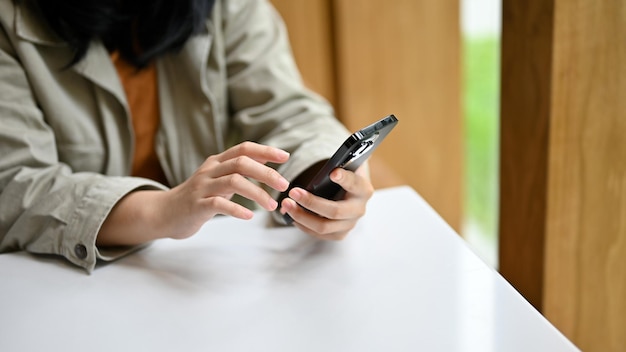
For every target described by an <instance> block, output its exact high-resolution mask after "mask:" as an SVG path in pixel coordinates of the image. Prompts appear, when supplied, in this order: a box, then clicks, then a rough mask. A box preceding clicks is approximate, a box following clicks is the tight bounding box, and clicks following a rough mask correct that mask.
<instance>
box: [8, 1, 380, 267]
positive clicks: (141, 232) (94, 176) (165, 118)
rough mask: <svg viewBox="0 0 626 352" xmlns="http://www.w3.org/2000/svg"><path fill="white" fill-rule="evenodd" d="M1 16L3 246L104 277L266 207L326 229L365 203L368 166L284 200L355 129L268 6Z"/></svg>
mask: <svg viewBox="0 0 626 352" xmlns="http://www.w3.org/2000/svg"><path fill="white" fill-rule="evenodd" d="M0 25H1V28H2V31H1V32H0V192H1V193H0V252H2V251H14V250H27V251H30V252H33V253H47V254H58V255H62V256H64V257H65V258H67V259H68V260H69V261H71V262H72V263H74V264H76V265H79V266H81V267H83V268H85V269H86V270H87V271H89V272H91V271H92V270H93V268H94V266H95V264H96V262H97V260H98V259H101V260H112V259H115V258H118V257H119V256H121V255H123V254H125V253H127V252H128V251H130V250H132V249H135V248H137V246H139V245H141V244H144V243H147V242H149V241H152V240H155V239H159V238H177V239H182V238H186V237H189V236H192V235H193V234H194V233H195V232H196V231H197V230H198V229H199V227H200V226H201V225H202V224H203V223H205V222H206V221H208V220H210V219H211V218H213V217H214V216H215V215H216V214H225V215H228V216H233V217H236V218H240V219H250V218H251V217H252V216H253V213H252V212H251V210H250V209H249V208H253V206H254V205H258V206H260V207H262V208H264V209H266V210H268V211H273V212H274V215H276V216H275V217H276V218H277V219H278V218H280V217H281V216H280V213H288V214H289V215H290V216H291V217H292V218H293V219H294V221H295V222H294V224H295V226H296V227H298V228H299V229H301V230H302V231H303V232H305V233H308V234H310V235H312V236H315V237H318V238H321V239H341V238H343V237H344V236H345V235H346V234H347V233H348V232H349V231H350V229H351V228H353V226H354V225H355V223H356V221H357V220H358V218H359V217H361V216H362V215H363V213H364V212H365V205H366V202H367V200H368V199H369V198H370V196H371V194H372V185H371V183H370V181H369V179H368V176H367V173H366V171H365V170H362V169H360V170H358V171H357V172H356V173H352V172H348V171H345V170H335V171H334V172H333V174H332V179H333V181H335V182H337V183H338V184H339V185H341V186H342V187H343V188H344V189H346V191H347V195H346V196H345V198H344V199H343V200H340V201H336V202H334V201H328V200H324V199H321V198H318V197H315V196H313V195H311V194H310V193H308V192H306V191H305V190H304V189H302V188H299V187H294V188H293V189H291V190H290V191H289V193H288V195H289V197H288V198H286V199H284V200H283V201H282V203H281V204H277V202H276V200H275V199H277V198H278V194H279V193H280V192H284V191H286V190H287V189H288V186H289V183H290V181H293V182H292V183H293V184H295V185H297V184H298V183H299V181H298V178H304V177H306V176H307V175H308V174H310V173H312V172H314V171H315V167H316V166H315V165H316V164H319V162H321V161H323V160H325V159H327V158H329V157H330V155H332V153H333V152H334V150H335V148H336V147H338V146H339V145H340V144H341V142H343V140H344V139H345V137H346V136H347V132H346V130H345V129H344V128H343V127H342V126H341V124H340V123H339V122H337V120H336V119H335V118H334V117H333V114H332V109H331V108H330V107H329V105H328V104H327V103H325V102H324V101H323V100H322V99H320V98H319V97H318V96H316V95H314V94H313V93H311V92H310V91H308V90H306V89H305V87H304V86H303V84H302V82H301V80H300V78H299V74H298V71H297V69H296V66H295V64H294V62H293V58H292V56H291V53H290V48H289V46H288V39H287V36H286V33H285V29H284V26H283V24H282V22H281V21H280V19H279V17H278V15H277V14H276V12H275V11H274V10H273V8H272V7H271V6H270V5H269V4H268V3H267V1H266V0H217V1H212V0H182V1H181V0H177V1H173V0H156V1H155V0H134V1H119V0H91V1H85V0H55V1H53V0H38V1H35V0H32V1H27V0H21V1H18V0H0ZM246 200H247V202H246ZM242 204H243V205H245V204H247V206H248V208H247V207H244V206H243V205H242ZM277 209H278V210H277ZM279 212H280V213H279Z"/></svg>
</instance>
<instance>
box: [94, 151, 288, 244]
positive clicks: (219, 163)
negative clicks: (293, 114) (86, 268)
mask: <svg viewBox="0 0 626 352" xmlns="http://www.w3.org/2000/svg"><path fill="white" fill-rule="evenodd" d="M288 159H289V153H287V152H285V151H283V150H280V149H277V148H274V147H269V146H265V145H261V144H257V143H253V142H243V143H241V144H238V145H236V146H234V147H232V148H230V149H228V150H226V151H224V152H222V153H220V154H216V155H212V156H210V157H208V158H207V159H206V160H205V161H204V163H203V164H202V165H201V166H200V167H199V168H198V170H196V172H195V173H194V174H193V175H192V176H191V177H189V179H187V180H186V181H185V182H183V183H181V184H180V185H178V186H176V187H174V188H172V189H171V190H169V191H135V192H132V193H130V194H128V195H126V196H125V197H124V198H122V199H121V200H120V201H119V202H118V203H117V204H116V205H115V207H114V208H113V210H112V211H111V213H110V214H109V216H108V217H107V219H106V220H105V222H104V224H103V225H102V228H101V229H100V231H99V233H98V238H97V244H98V245H99V246H109V245H134V244H141V243H144V242H147V241H149V240H153V239H157V238H167V237H169V238H175V239H183V238H187V237H190V236H192V235H193V234H195V233H196V232H197V231H198V230H199V229H200V227H201V226H202V225H203V224H204V223H205V222H207V221H209V220H210V219H212V218H213V217H214V216H215V215H217V214H224V215H228V216H233V217H236V218H240V219H250V218H252V216H253V212H252V211H251V210H249V209H247V208H245V207H243V206H242V205H240V204H237V203H235V202H233V201H232V200H231V198H232V197H233V195H235V194H238V195H240V196H243V197H245V198H248V199H250V200H252V201H254V202H256V203H258V204H259V205H260V206H262V207H263V208H265V209H267V210H268V211H273V210H275V209H276V208H277V206H278V204H277V202H276V201H275V200H274V199H273V198H272V197H271V196H270V195H269V194H268V193H267V192H266V191H265V190H264V189H263V188H262V187H261V186H259V185H258V184H256V183H255V182H253V181H257V182H258V183H262V184H265V185H267V186H269V187H271V188H273V189H275V190H277V191H279V192H283V191H285V190H286V189H287V188H288V187H289V182H288V181H287V180H286V179H285V178H284V177H282V176H281V175H280V174H279V173H278V172H277V171H276V170H274V169H272V168H270V167H269V166H267V165H265V164H266V163H268V162H272V163H277V164H280V163H284V162H286V161H287V160H288ZM147 234H150V235H147Z"/></svg>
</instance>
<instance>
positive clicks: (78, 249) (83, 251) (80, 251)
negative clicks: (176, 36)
mask: <svg viewBox="0 0 626 352" xmlns="http://www.w3.org/2000/svg"><path fill="white" fill-rule="evenodd" d="M74 254H76V256H77V257H78V258H79V259H85V258H87V247H85V245H82V244H77V245H76V246H75V247H74Z"/></svg>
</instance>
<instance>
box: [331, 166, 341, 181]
mask: <svg viewBox="0 0 626 352" xmlns="http://www.w3.org/2000/svg"><path fill="white" fill-rule="evenodd" d="M342 176H343V175H342V173H341V170H340V169H336V170H334V171H333V172H331V173H330V179H331V180H332V181H334V182H337V181H341V177H342Z"/></svg>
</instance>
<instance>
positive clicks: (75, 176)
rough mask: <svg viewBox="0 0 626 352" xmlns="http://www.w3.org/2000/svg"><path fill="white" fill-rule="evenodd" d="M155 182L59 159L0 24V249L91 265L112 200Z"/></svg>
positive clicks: (112, 253) (97, 255) (153, 185)
mask: <svg viewBox="0 0 626 352" xmlns="http://www.w3.org/2000/svg"><path fill="white" fill-rule="evenodd" d="M160 187H162V186H160V185H158V184H157V183H152V182H150V181H147V180H144V179H139V178H129V177H107V176H104V175H100V174H97V173H91V172H73V170H71V169H70V167H69V166H68V165H66V164H63V163H61V162H59V160H58V153H57V147H56V142H55V135H54V132H53V130H52V129H51V128H50V126H49V125H48V124H47V123H46V118H45V114H44V113H43V112H42V111H41V110H40V109H39V107H38V105H37V103H36V99H35V97H34V96H33V93H32V90H31V88H30V87H29V81H28V78H27V75H26V73H25V70H24V69H23V67H22V66H21V64H20V61H19V59H18V58H17V57H16V54H15V51H14V49H13V47H12V44H11V42H10V40H9V38H8V36H7V33H6V32H5V31H4V29H3V28H2V27H0V253H1V252H7V251H17V250H26V251H29V252H31V253H44V254H55V255H61V256H63V257H65V258H67V259H68V260H69V261H70V262H72V263H74V264H76V265H78V266H80V267H83V268H85V269H86V270H87V271H89V272H90V271H91V270H93V268H94V266H95V264H96V261H97V259H98V258H101V259H112V258H115V257H117V256H119V255H121V254H123V253H124V252H126V251H128V250H129V249H128V248H126V249H119V250H111V251H109V252H108V253H100V252H99V251H98V249H97V248H96V246H95V239H96V235H97V233H98V231H99V229H100V226H101V225H102V222H103V221H104V219H105V218H106V217H107V215H108V213H109V211H110V210H111V208H112V207H113V206H114V205H115V203H116V202H117V201H118V200H119V199H120V198H122V197H123V196H124V195H125V194H127V193H128V192H130V191H132V190H134V189H138V188H160Z"/></svg>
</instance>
